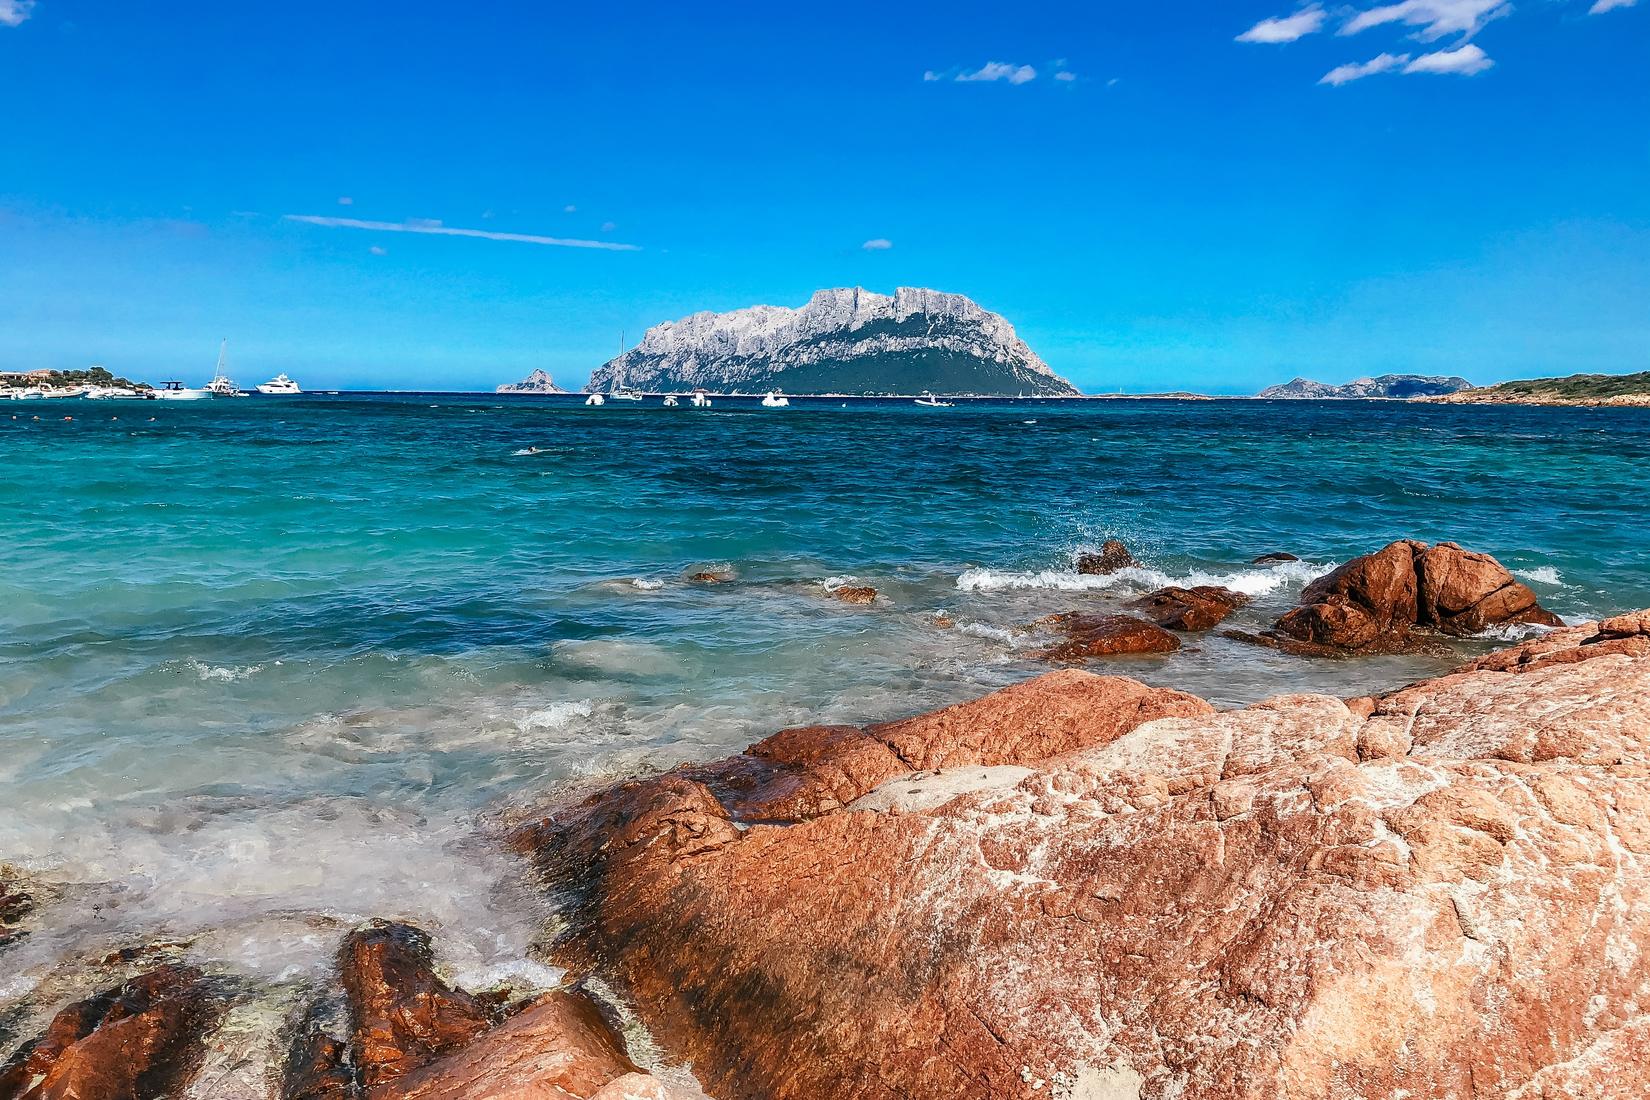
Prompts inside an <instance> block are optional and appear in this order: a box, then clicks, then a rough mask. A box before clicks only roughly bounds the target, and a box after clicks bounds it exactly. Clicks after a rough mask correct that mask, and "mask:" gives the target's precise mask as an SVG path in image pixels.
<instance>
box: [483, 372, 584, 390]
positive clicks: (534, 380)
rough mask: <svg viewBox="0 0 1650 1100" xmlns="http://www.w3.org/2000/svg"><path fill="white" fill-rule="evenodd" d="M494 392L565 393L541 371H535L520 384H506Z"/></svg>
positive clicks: (553, 380)
mask: <svg viewBox="0 0 1650 1100" xmlns="http://www.w3.org/2000/svg"><path fill="white" fill-rule="evenodd" d="M495 392H497V393H566V392H567V391H566V390H564V389H562V388H561V387H560V386H558V385H556V382H555V379H553V378H551V377H550V375H549V374H548V373H547V372H545V371H542V370H536V371H534V372H533V373H532V374H529V375H528V376H527V377H526V378H523V379H522V380H521V381H520V382H506V383H504V385H502V386H500V387H499V388H498V389H497V390H496V391H495Z"/></svg>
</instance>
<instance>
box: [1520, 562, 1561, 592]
mask: <svg viewBox="0 0 1650 1100" xmlns="http://www.w3.org/2000/svg"><path fill="white" fill-rule="evenodd" d="M1512 572H1513V575H1514V576H1518V577H1523V578H1524V579H1525V580H1527V581H1534V582H1535V583H1536V584H1550V585H1554V586H1556V587H1559V588H1566V587H1568V586H1567V585H1566V584H1565V583H1564V578H1563V576H1562V575H1560V573H1559V571H1558V570H1557V569H1554V568H1553V567H1552V566H1550V565H1538V566H1536V567H1535V568H1534V569H1514V570H1513V571H1512Z"/></svg>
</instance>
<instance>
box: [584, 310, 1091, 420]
mask: <svg viewBox="0 0 1650 1100" xmlns="http://www.w3.org/2000/svg"><path fill="white" fill-rule="evenodd" d="M696 387H704V388H705V389H709V390H715V391H719V392H724V393H761V392H764V391H767V390H775V389H777V390H784V391H786V392H787V393H793V394H807V393H840V394H867V395H870V394H917V393H922V392H924V391H932V392H935V393H949V394H979V395H1001V396H1013V395H1016V394H1026V395H1036V396H1045V397H1048V396H1052V397H1065V396H1075V395H1076V394H1077V392H1078V391H1077V387H1075V386H1073V385H1072V384H1071V383H1070V382H1067V381H1066V380H1065V379H1064V378H1061V377H1060V376H1059V375H1057V374H1055V373H1054V372H1053V371H1052V370H1050V369H1049V366H1048V364H1046V363H1044V362H1043V361H1042V360H1041V359H1040V358H1038V356H1037V354H1036V352H1034V351H1032V350H1031V349H1030V348H1029V347H1027V346H1026V344H1025V342H1024V341H1023V340H1021V339H1020V338H1019V337H1018V336H1016V335H1015V334H1014V327H1013V326H1012V325H1010V324H1009V323H1008V322H1007V321H1006V320H1004V319H1003V318H1002V317H1001V316H999V315H998V314H995V313H992V312H991V311H989V310H987V309H984V308H982V307H980V306H979V305H977V304H976V303H975V302H973V301H971V300H970V299H968V298H965V297H964V296H962V295H961V294H945V293H941V292H940V291H937V290H922V289H917V288H912V287H900V288H899V289H898V290H896V291H895V292H894V293H893V294H892V295H887V294H874V293H872V292H870V291H868V290H864V289H861V288H859V287H854V288H851V289H835V290H820V291H816V292H815V293H814V295H813V297H812V298H810V299H809V300H808V303H807V304H806V305H804V306H802V307H801V308H800V309H790V308H786V307H784V306H751V307H749V308H747V309H736V310H733V311H732V312H730V313H709V312H706V313H695V314H693V315H692V316H690V317H684V318H682V319H681V320H679V321H667V322H665V323H664V324H660V325H655V326H653V327H652V328H650V329H648V330H647V332H646V334H645V335H644V336H643V337H642V342H641V343H640V344H638V345H637V346H636V347H634V348H632V349H630V350H629V351H627V352H625V353H624V354H623V355H621V356H619V357H618V358H617V359H614V360H611V361H610V362H608V363H606V364H604V365H603V366H602V367H601V368H600V369H599V370H597V371H596V372H595V374H593V375H592V376H591V379H590V387H589V388H590V389H591V390H592V391H597V392H601V391H606V392H611V391H613V390H617V389H624V388H630V389H638V390H645V391H649V392H655V393H656V392H660V391H666V390H687V389H693V388H696Z"/></svg>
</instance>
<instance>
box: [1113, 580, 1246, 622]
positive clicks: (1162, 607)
mask: <svg viewBox="0 0 1650 1100" xmlns="http://www.w3.org/2000/svg"><path fill="white" fill-rule="evenodd" d="M1248 602H1249V597H1248V596H1245V595H1243V594H1242V593H1241V592H1233V591H1232V590H1231V589H1230V588H1221V587H1219V586H1217V585H1208V584H1201V585H1198V586H1197V587H1196V588H1175V587H1169V588H1159V589H1158V590H1157V591H1156V592H1153V593H1151V594H1150V595H1147V596H1142V597H1141V598H1140V599H1138V600H1134V601H1132V602H1130V603H1128V604H1125V605H1124V606H1125V607H1128V608H1129V609H1130V610H1133V611H1139V612H1140V613H1141V614H1142V615H1144V616H1145V617H1146V618H1148V619H1150V620H1151V621H1152V622H1154V623H1156V624H1157V625H1158V626H1161V627H1167V628H1168V629H1170V630H1192V631H1197V630H1212V629H1213V628H1214V627H1216V626H1218V625H1220V623H1222V622H1223V621H1225V619H1226V617H1227V616H1228V615H1230V614H1231V613H1232V612H1234V611H1236V610H1237V609H1238V608H1240V607H1242V606H1243V605H1244V604H1246V603H1248Z"/></svg>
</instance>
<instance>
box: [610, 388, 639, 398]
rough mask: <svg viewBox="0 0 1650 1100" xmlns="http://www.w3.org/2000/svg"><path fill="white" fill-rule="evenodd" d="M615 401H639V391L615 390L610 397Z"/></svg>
mask: <svg viewBox="0 0 1650 1100" xmlns="http://www.w3.org/2000/svg"><path fill="white" fill-rule="evenodd" d="M609 396H610V397H612V398H613V400H615V401H640V400H641V399H642V394H641V392H640V391H639V390H629V389H617V390H614V391H613V392H612V393H611V394H610V395H609Z"/></svg>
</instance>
